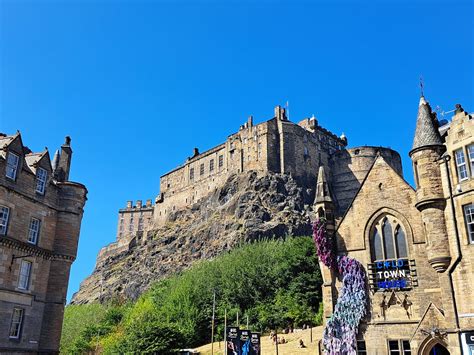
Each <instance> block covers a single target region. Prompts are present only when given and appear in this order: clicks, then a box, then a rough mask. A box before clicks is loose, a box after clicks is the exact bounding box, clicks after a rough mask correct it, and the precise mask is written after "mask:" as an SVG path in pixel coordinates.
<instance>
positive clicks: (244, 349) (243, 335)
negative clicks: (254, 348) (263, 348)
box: [240, 329, 250, 355]
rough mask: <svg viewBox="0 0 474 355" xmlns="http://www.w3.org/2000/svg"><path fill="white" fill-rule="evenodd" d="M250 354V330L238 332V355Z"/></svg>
mask: <svg viewBox="0 0 474 355" xmlns="http://www.w3.org/2000/svg"><path fill="white" fill-rule="evenodd" d="M249 354H250V330H244V329H243V330H241V331H240V355H249Z"/></svg>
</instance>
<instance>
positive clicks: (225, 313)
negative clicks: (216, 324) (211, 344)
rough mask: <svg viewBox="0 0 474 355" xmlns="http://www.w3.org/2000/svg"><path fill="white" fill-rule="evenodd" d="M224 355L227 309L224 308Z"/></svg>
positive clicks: (225, 352)
mask: <svg viewBox="0 0 474 355" xmlns="http://www.w3.org/2000/svg"><path fill="white" fill-rule="evenodd" d="M224 346H225V350H224V354H225V355H227V308H224Z"/></svg>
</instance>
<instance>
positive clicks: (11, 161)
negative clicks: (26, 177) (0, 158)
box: [6, 152, 20, 180]
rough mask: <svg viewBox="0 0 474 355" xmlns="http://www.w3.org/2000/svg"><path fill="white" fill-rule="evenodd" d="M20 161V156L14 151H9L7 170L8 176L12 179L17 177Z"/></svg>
mask: <svg viewBox="0 0 474 355" xmlns="http://www.w3.org/2000/svg"><path fill="white" fill-rule="evenodd" d="M19 162H20V157H19V156H18V155H16V154H14V153H12V152H9V153H8V157H7V171H6V176H7V178H10V179H12V180H15V179H16V173H17V170H18V164H19Z"/></svg>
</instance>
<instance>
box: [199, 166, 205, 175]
mask: <svg viewBox="0 0 474 355" xmlns="http://www.w3.org/2000/svg"><path fill="white" fill-rule="evenodd" d="M199 175H204V164H201V166H200V167H199Z"/></svg>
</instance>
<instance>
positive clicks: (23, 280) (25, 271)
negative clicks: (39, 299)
mask: <svg viewBox="0 0 474 355" xmlns="http://www.w3.org/2000/svg"><path fill="white" fill-rule="evenodd" d="M30 273H31V262H30V261H26V260H22V261H21V265H20V276H19V278H18V288H19V289H21V290H28V286H29V283H30Z"/></svg>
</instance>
